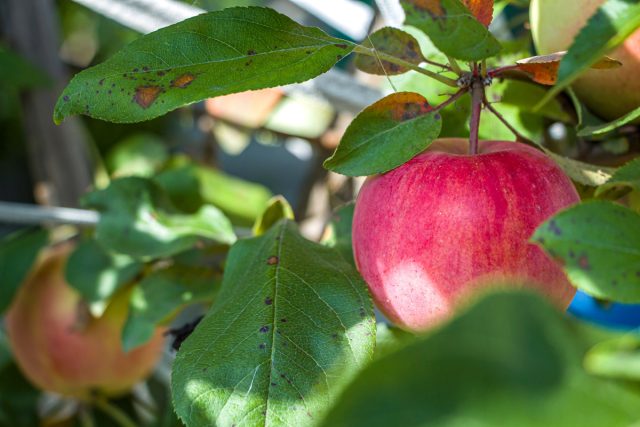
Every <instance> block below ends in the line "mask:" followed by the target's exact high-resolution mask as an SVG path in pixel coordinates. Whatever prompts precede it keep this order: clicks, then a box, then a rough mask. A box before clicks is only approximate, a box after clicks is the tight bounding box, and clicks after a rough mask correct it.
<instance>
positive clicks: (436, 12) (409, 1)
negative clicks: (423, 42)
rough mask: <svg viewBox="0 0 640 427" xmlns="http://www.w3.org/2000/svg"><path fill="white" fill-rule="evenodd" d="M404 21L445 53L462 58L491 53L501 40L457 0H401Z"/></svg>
mask: <svg viewBox="0 0 640 427" xmlns="http://www.w3.org/2000/svg"><path fill="white" fill-rule="evenodd" d="M400 3H401V4H402V7H403V8H404V11H405V13H406V16H407V17H406V20H405V23H406V24H407V25H412V26H414V27H417V28H418V29H420V30H422V31H424V33H425V34H427V35H428V36H429V38H430V39H431V41H433V44H435V45H436V47H437V48H438V49H440V50H441V51H442V52H444V53H445V54H447V55H449V56H452V57H454V58H456V59H462V60H465V61H478V60H481V59H484V58H488V57H490V56H494V55H495V54H497V53H498V52H499V51H500V43H498V40H496V38H495V37H494V36H493V35H492V34H491V33H490V32H489V30H488V29H487V28H486V27H485V26H484V25H483V24H482V23H480V22H479V21H478V20H477V19H476V17H475V16H474V15H473V14H472V13H471V12H470V11H469V9H467V7H466V6H465V5H464V4H463V3H462V2H461V1H460V0H401V2H400Z"/></svg>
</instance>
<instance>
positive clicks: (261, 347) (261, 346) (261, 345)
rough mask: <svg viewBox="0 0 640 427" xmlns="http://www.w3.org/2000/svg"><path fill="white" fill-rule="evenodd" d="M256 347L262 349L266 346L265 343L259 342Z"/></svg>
mask: <svg viewBox="0 0 640 427" xmlns="http://www.w3.org/2000/svg"><path fill="white" fill-rule="evenodd" d="M258 348H259V349H260V350H264V349H265V348H267V346H266V344H265V343H261V344H260V345H259V346H258Z"/></svg>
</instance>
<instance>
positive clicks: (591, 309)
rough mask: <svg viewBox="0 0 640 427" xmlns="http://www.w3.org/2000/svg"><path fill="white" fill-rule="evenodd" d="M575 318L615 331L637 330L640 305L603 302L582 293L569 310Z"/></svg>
mask: <svg viewBox="0 0 640 427" xmlns="http://www.w3.org/2000/svg"><path fill="white" fill-rule="evenodd" d="M567 311H568V312H569V313H571V314H572V315H574V316H575V317H577V318H579V319H582V320H586V321H588V322H592V323H596V324H598V325H602V326H607V327H609V328H615V329H627V330H628V329H635V328H638V327H640V304H622V303H617V302H615V303H614V302H610V303H609V302H601V301H598V300H597V299H595V298H593V297H591V296H589V295H587V294H585V293H584V292H582V291H578V292H577V293H576V296H575V298H574V299H573V301H571V305H570V306H569V309H568V310H567Z"/></svg>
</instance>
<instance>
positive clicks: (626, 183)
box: [596, 158, 640, 196]
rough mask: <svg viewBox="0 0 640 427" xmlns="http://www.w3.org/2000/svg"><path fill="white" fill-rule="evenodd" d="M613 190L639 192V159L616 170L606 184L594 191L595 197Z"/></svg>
mask: <svg viewBox="0 0 640 427" xmlns="http://www.w3.org/2000/svg"><path fill="white" fill-rule="evenodd" d="M615 188H628V189H632V190H635V191H640V158H636V159H633V160H632V161H630V162H629V163H627V164H625V165H624V166H622V167H620V168H618V169H617V170H616V171H615V172H614V174H613V175H612V176H611V178H610V179H609V180H608V181H607V182H605V183H604V184H602V185H601V186H600V187H598V188H597V189H596V196H601V195H602V194H604V193H605V192H608V191H610V190H612V189H615Z"/></svg>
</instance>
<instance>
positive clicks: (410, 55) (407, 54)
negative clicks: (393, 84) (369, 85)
mask: <svg viewBox="0 0 640 427" xmlns="http://www.w3.org/2000/svg"><path fill="white" fill-rule="evenodd" d="M362 45H363V46H365V47H368V48H372V49H374V50H375V51H376V52H382V53H385V54H387V55H391V56H395V57H396V58H399V59H403V60H405V61H407V62H409V63H411V64H413V65H418V64H420V63H421V62H423V61H424V60H425V58H424V56H423V55H422V51H421V50H420V44H419V43H418V41H417V40H416V39H415V38H414V37H413V36H412V35H411V34H409V33H406V32H404V31H402V30H399V29H397V28H392V27H385V28H381V29H380V30H378V31H376V32H375V33H373V34H371V35H370V36H369V37H368V38H367V39H366V40H365V41H364V42H363V43H362ZM355 65H356V67H358V68H359V69H360V70H362V71H364V72H366V73H370V74H379V75H390V76H392V75H396V74H402V73H406V72H407V71H409V68H407V67H403V66H401V65H398V64H394V63H392V62H388V61H383V60H380V59H379V58H378V57H377V56H369V55H363V54H356V58H355Z"/></svg>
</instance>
